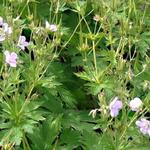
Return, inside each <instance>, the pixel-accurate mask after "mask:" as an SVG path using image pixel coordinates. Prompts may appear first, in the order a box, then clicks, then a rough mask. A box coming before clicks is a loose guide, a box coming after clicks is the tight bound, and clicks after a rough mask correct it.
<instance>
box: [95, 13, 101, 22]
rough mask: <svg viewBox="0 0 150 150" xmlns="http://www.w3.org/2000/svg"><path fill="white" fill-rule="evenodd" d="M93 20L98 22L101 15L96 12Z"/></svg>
mask: <svg viewBox="0 0 150 150" xmlns="http://www.w3.org/2000/svg"><path fill="white" fill-rule="evenodd" d="M93 20H95V21H96V22H98V21H99V20H100V16H99V15H97V14H96V15H95V16H94V17H93Z"/></svg>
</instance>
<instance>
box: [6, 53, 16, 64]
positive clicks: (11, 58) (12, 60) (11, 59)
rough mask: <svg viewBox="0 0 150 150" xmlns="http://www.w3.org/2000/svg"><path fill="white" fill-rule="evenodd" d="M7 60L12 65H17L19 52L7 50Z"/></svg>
mask: <svg viewBox="0 0 150 150" xmlns="http://www.w3.org/2000/svg"><path fill="white" fill-rule="evenodd" d="M4 54H5V62H6V63H7V64H9V65H10V66H11V67H16V66H17V54H16V53H15V52H9V51H5V52H4Z"/></svg>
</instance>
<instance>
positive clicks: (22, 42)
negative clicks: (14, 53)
mask: <svg viewBox="0 0 150 150" xmlns="http://www.w3.org/2000/svg"><path fill="white" fill-rule="evenodd" d="M28 45H29V42H27V41H26V37H25V36H20V37H19V41H18V47H20V48H21V49H22V50H25V47H27V46H28Z"/></svg>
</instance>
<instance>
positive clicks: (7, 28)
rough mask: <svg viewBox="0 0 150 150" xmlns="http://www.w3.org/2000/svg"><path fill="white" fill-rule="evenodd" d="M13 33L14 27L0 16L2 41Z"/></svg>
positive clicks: (0, 37)
mask: <svg viewBox="0 0 150 150" xmlns="http://www.w3.org/2000/svg"><path fill="white" fill-rule="evenodd" d="M11 33H12V28H11V27H10V26H9V25H8V24H7V23H5V22H4V21H3V18H2V17H0V42H2V41H4V40H5V39H6V36H9V35H10V34H11Z"/></svg>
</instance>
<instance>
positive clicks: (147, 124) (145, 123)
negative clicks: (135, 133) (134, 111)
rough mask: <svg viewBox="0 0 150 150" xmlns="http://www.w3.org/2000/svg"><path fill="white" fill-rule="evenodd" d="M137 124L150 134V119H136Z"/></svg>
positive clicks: (141, 129)
mask: <svg viewBox="0 0 150 150" xmlns="http://www.w3.org/2000/svg"><path fill="white" fill-rule="evenodd" d="M136 125H137V127H138V128H139V129H140V131H141V132H142V133H143V134H144V135H146V134H148V135H149V136H150V121H149V120H146V119H145V118H141V120H138V121H136Z"/></svg>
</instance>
